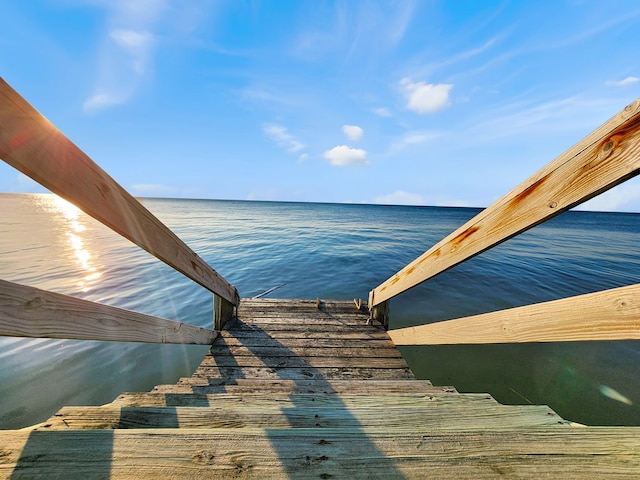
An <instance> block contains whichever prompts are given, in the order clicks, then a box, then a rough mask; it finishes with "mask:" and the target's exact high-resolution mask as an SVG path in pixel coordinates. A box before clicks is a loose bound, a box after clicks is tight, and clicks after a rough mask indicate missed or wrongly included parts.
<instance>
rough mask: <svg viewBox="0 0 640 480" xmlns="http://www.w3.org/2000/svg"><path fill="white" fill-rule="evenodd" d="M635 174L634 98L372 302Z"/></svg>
mask: <svg viewBox="0 0 640 480" xmlns="http://www.w3.org/2000/svg"><path fill="white" fill-rule="evenodd" d="M638 172H640V99H639V100H636V101H635V102H633V103H632V104H631V105H629V106H627V107H626V108H625V109H624V110H622V111H621V112H620V113H618V114H617V115H616V116H614V117H613V118H612V119H610V120H609V121H608V122H606V123H605V124H604V125H602V126H601V127H600V128H598V129H596V130H595V131H594V132H593V133H591V134H590V135H588V136H587V137H586V138H584V139H583V140H581V141H580V142H578V143H577V144H576V145H575V146H573V147H572V148H570V149H569V150H567V151H566V152H565V153H563V154H562V155H560V156H559V157H558V158H556V159H555V160H554V161H552V162H551V163H550V164H548V165H547V166H546V167H544V168H542V169H541V170H540V171H538V172H537V173H535V174H534V175H533V176H531V177H530V178H529V179H527V180H526V181H525V182H523V183H522V184H521V185H519V186H517V187H516V188H515V189H513V190H512V191H511V192H509V193H507V194H506V195H505V196H504V197H502V198H501V199H499V200H498V201H497V202H495V203H494V204H493V205H491V206H490V207H488V208H487V209H485V210H484V211H482V212H481V213H479V214H478V215H477V216H475V217H474V218H472V219H471V220H469V221H468V222H467V223H465V224H464V225H463V226H462V227H460V228H458V229H457V230H456V231H454V232H453V233H451V234H450V235H449V236H447V237H446V238H444V239H443V240H441V241H440V242H438V243H437V244H435V245H434V246H433V247H431V248H430V249H429V250H427V251H426V252H425V253H424V254H422V255H421V256H420V257H418V258H417V259H415V260H414V261H412V262H411V263H409V264H408V265H407V266H406V267H404V268H403V269H401V270H400V271H399V272H398V273H396V274H395V275H393V276H392V277H390V278H389V279H388V280H386V281H384V282H383V283H382V284H380V285H379V286H378V287H376V288H375V289H373V290H372V292H371V295H370V298H369V301H370V306H375V305H378V304H380V303H382V302H384V301H385V300H388V299H390V298H392V297H394V296H396V295H398V294H400V293H402V292H404V291H405V290H407V289H409V288H412V287H414V286H416V285H418V284H419V283H422V282H424V281H425V280H428V279H429V278H432V277H434V276H435V275H438V274H439V273H442V272H444V271H445V270H448V269H449V268H452V267H454V266H455V265H458V264H459V263H461V262H463V261H465V260H467V259H469V258H471V257H473V256H474V255H477V254H479V253H481V252H483V251H485V250H487V249H489V248H491V247H493V246H495V245H497V244H499V243H501V242H503V241H505V240H508V239H509V238H511V237H513V236H515V235H517V234H519V233H521V232H524V231H525V230H527V229H529V228H532V227H534V226H535V225H538V224H540V223H542V222H544V221H546V220H548V219H550V218H552V217H554V216H556V215H558V214H560V213H562V212H564V211H566V210H568V209H570V208H572V207H574V206H576V205H578V204H580V203H582V202H584V201H586V200H589V199H590V198H593V197H595V196H596V195H598V194H600V193H602V192H604V191H606V190H608V189H609V188H612V187H614V186H615V185H618V184H619V183H622V182H624V181H625V180H627V179H629V178H631V177H633V176H635V175H637V174H638Z"/></svg>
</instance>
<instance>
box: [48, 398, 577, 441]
mask: <svg viewBox="0 0 640 480" xmlns="http://www.w3.org/2000/svg"><path fill="white" fill-rule="evenodd" d="M335 398H340V397H335ZM366 398H367V397H362V396H360V397H359V400H364V399H366ZM377 398H378V400H380V402H381V403H379V404H377V405H375V404H373V403H372V402H371V401H366V402H364V401H362V402H360V403H362V405H360V404H359V403H356V404H354V405H346V404H340V403H339V402H334V403H333V404H331V405H327V406H322V405H314V406H308V405H307V404H306V403H302V404H298V403H296V400H297V399H296V398H294V399H293V400H294V401H293V402H291V403H289V404H287V405H282V406H278V405H276V406H272V407H269V406H265V405H260V406H248V405H245V404H237V405H235V406H225V407H224V409H223V410H221V408H220V406H219V405H218V404H217V403H214V406H213V407H122V408H118V407H113V406H105V407H65V408H63V409H61V410H60V411H59V412H58V413H56V414H55V415H54V416H53V417H52V418H50V419H49V420H48V421H47V422H45V423H44V424H43V425H42V426H40V427H39V428H38V430H69V429H78V430H79V429H116V428H117V429H131V428H200V429H209V428H236V429H244V428H269V429H276V428H317V427H321V428H335V429H345V428H359V427H360V426H361V425H366V426H367V428H384V429H385V431H386V432H389V433H390V432H394V433H421V432H423V431H425V430H428V431H430V432H443V431H465V432H467V433H468V432H471V431H483V430H488V429H491V431H494V432H499V431H504V430H514V429H524V428H536V427H549V428H558V427H562V426H564V427H565V428H567V427H568V424H567V422H566V421H564V420H562V418H560V417H559V416H558V415H557V414H556V413H554V412H553V411H552V410H551V409H549V408H548V407H544V406H532V405H527V406H504V405H494V404H481V403H474V404H470V403H465V404H463V405H459V404H448V405H447V407H446V408H441V407H442V406H436V405H426V403H425V402H424V401H420V399H409V398H406V397H401V398H399V399H396V398H394V397H390V398H380V397H377Z"/></svg>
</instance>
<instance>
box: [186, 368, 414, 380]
mask: <svg viewBox="0 0 640 480" xmlns="http://www.w3.org/2000/svg"><path fill="white" fill-rule="evenodd" d="M193 376H194V377H196V376H199V377H205V378H265V379H277V378H283V379H292V380H295V379H302V380H304V379H307V380H308V379H317V380H325V379H326V380H332V379H351V380H368V379H377V380H393V379H401V378H410V379H413V378H415V377H414V376H413V374H412V373H411V370H409V369H408V368H358V367H327V368H324V367H282V368H278V367H210V368H199V369H198V370H196V373H194V375H193Z"/></svg>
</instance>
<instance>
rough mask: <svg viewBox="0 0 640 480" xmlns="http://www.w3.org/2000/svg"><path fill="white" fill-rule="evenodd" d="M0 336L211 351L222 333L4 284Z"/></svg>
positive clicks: (0, 297)
mask: <svg viewBox="0 0 640 480" xmlns="http://www.w3.org/2000/svg"><path fill="white" fill-rule="evenodd" d="M0 335H5V336H13V337H38V338H42V337H44V338H69V339H77V340H103V341H117V342H152V343H188V344H197V345H211V344H212V343H213V340H214V338H216V335H217V333H216V332H215V331H213V330H209V329H206V328H200V327H196V326H193V325H188V324H185V323H181V322H174V321H171V320H166V319H164V318H159V317H154V316H151V315H145V314H143V313H138V312H132V311H129V310H124V309H122V308H116V307H110V306H108V305H103V304H100V303H94V302H90V301H88V300H82V299H79V298H74V297H70V296H67V295H62V294H60V293H53V292H48V291H45V290H40V289H38V288H34V287H29V286H26V285H20V284H17V283H12V282H7V281H5V280H0Z"/></svg>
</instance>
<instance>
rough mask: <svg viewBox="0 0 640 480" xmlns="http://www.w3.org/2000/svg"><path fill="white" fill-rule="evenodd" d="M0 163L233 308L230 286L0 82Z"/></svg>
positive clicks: (233, 291)
mask: <svg viewBox="0 0 640 480" xmlns="http://www.w3.org/2000/svg"><path fill="white" fill-rule="evenodd" d="M0 158H2V160H4V161H5V162H7V163H8V164H9V165H11V166H12V167H14V168H16V169H17V170H20V171H21V172H22V173H24V174H25V175H27V176H29V177H31V178H32V179H34V180H35V181H36V182H38V183H40V184H41V185H43V186H45V187H46V188H48V189H49V190H51V191H52V192H54V193H56V194H58V195H59V196H61V197H62V198H64V199H66V200H68V201H70V202H71V203H73V204H74V205H76V206H78V207H79V208H80V209H81V210H83V211H84V212H85V213H87V214H88V215H90V216H92V217H93V218H95V219H96V220H98V221H99V222H101V223H103V224H104V225H106V226H107V227H109V228H111V229H112V230H114V231H116V232H118V233H119V234H120V235H122V236H123V237H125V238H127V239H129V240H131V241H132V242H133V243H135V244H136V245H138V246H139V247H141V248H143V249H144V250H146V251H147V252H149V253H151V254H152V255H154V256H155V257H157V258H158V259H160V260H162V261H163V262H165V263H166V264H167V265H169V266H171V267H172V268H174V269H176V270H178V271H179V272H181V273H182V274H184V275H186V276H187V277H189V278H190V279H192V280H193V281H195V282H197V283H199V284H200V285H202V286H203V287H205V288H206V289H208V290H210V291H211V292H213V293H215V294H217V295H219V296H221V297H222V298H224V299H225V300H227V301H229V302H231V303H232V304H234V305H237V304H238V301H239V297H238V292H237V291H236V289H235V287H233V286H232V285H230V284H229V282H227V281H226V280H225V279H224V278H222V277H221V276H220V275H219V274H218V273H217V272H216V271H215V270H214V269H213V268H211V267H210V266H209V265H208V264H207V263H206V262H205V261H204V260H202V258H200V257H199V256H198V255H197V254H196V253H195V252H194V251H193V250H191V249H190V248H189V247H188V246H187V245H186V244H185V243H184V242H183V241H182V240H180V238H178V236H177V235H176V234H174V233H173V232H172V231H171V230H170V229H169V228H167V227H166V226H165V225H164V224H163V223H162V222H160V220H158V219H157V218H156V217H155V216H154V215H153V214H152V213H151V212H149V210H147V209H146V208H145V207H144V206H143V205H142V204H141V203H140V202H138V201H137V200H136V199H135V198H134V197H133V196H131V195H130V194H129V193H128V192H127V191H126V190H125V189H124V188H122V187H121V186H120V185H119V184H118V183H117V182H116V181H115V180H114V179H113V178H111V177H110V176H109V175H108V174H107V173H106V172H105V171H104V170H102V168H100V167H99V166H98V165H97V164H96V163H95V162H94V161H93V160H91V159H90V158H89V157H88V156H87V155H86V154H85V153H84V152H83V151H82V150H80V149H79V148H78V147H77V146H76V145H74V144H73V142H71V140H69V139H68V138H67V137H66V136H65V135H64V134H63V133H62V132H60V130H58V129H57V128H56V127H55V126H53V125H52V124H51V122H49V121H48V120H47V119H46V118H45V117H44V116H42V115H41V114H40V113H39V112H38V111H37V110H36V109H35V108H33V107H32V106H31V105H30V104H29V103H28V102H27V101H26V100H25V99H24V98H22V97H21V96H20V95H19V94H18V93H17V92H16V91H15V90H13V89H12V88H11V87H10V86H9V85H8V84H7V83H6V82H5V81H4V80H3V79H1V78H0Z"/></svg>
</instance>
